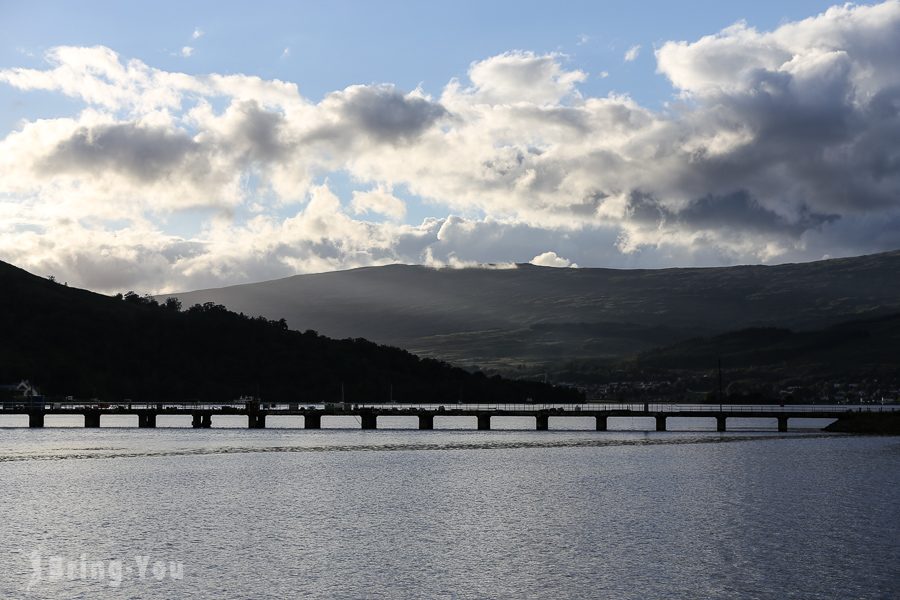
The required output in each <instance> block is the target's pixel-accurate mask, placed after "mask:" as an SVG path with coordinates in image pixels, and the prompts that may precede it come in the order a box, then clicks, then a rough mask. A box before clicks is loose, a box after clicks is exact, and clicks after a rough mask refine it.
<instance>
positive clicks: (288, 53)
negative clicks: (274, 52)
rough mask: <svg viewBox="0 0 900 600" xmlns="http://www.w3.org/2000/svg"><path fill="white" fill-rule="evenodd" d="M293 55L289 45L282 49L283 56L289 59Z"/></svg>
mask: <svg viewBox="0 0 900 600" xmlns="http://www.w3.org/2000/svg"><path fill="white" fill-rule="evenodd" d="M290 56H291V49H290V48H289V47H287V46H286V47H285V48H284V50H282V51H281V58H282V59H287V58H290Z"/></svg>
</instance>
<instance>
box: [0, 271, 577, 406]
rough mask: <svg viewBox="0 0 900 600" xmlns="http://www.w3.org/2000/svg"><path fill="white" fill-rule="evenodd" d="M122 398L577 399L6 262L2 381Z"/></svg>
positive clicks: (1, 292) (0, 288)
mask: <svg viewBox="0 0 900 600" xmlns="http://www.w3.org/2000/svg"><path fill="white" fill-rule="evenodd" d="M20 378H30V379H31V380H32V381H34V382H35V383H36V384H37V385H38V386H39V387H40V388H41V389H42V391H44V392H45V393H47V394H51V395H74V396H77V397H98V398H100V399H104V400H111V401H117V400H122V399H124V398H131V399H133V400H135V401H140V400H151V401H152V400H173V401H174V400H186V399H200V400H205V401H222V400H228V399H233V398H237V397H239V396H241V395H259V396H261V397H262V398H263V400H266V401H276V400H291V401H300V402H313V401H325V400H327V401H333V400H337V399H339V398H340V394H341V383H343V384H344V390H345V396H346V400H347V401H349V402H384V401H387V400H388V398H389V394H390V389H391V387H393V396H394V398H395V399H396V400H399V401H405V402H451V401H452V402H456V401H458V400H460V399H462V400H463V401H481V402H502V401H516V402H521V401H523V400H524V399H525V398H526V397H532V398H534V399H535V400H536V401H544V402H549V401H571V400H573V399H576V398H577V394H576V393H575V392H573V391H571V390H568V389H561V388H552V387H550V386H546V385H543V384H538V383H530V382H522V381H516V382H514V381H508V380H503V379H500V378H498V377H494V378H488V377H485V376H483V375H481V374H470V373H467V372H465V371H463V370H462V369H458V368H454V367H451V366H449V365H447V364H445V363H442V362H439V361H436V360H431V359H424V360H423V359H419V358H418V357H416V356H414V355H412V354H410V353H408V352H406V351H404V350H399V349H396V348H389V347H384V346H378V345H376V344H374V343H371V342H368V341H365V340H362V339H355V340H349V339H348V340H333V339H329V338H326V337H323V336H320V335H317V334H316V333H314V332H306V333H300V332H297V331H291V330H288V328H287V326H286V324H285V323H284V321H270V320H266V319H265V318H248V317H246V316H244V315H239V314H236V313H233V312H229V311H227V310H226V309H225V308H224V307H222V306H216V305H214V304H207V305H204V306H194V307H192V308H190V309H188V310H186V311H179V310H177V308H176V307H175V306H173V305H163V306H160V305H157V304H156V302H155V301H151V300H149V299H143V298H140V297H138V296H136V295H127V296H126V297H125V298H124V299H121V298H113V297H108V296H101V295H98V294H94V293H91V292H88V291H84V290H78V289H73V288H69V287H66V286H63V285H59V284H57V283H53V282H51V281H48V280H45V279H42V278H39V277H36V276H34V275H31V274H29V273H27V272H25V271H22V270H21V269H17V268H15V267H13V266H11V265H8V264H5V263H0V383H4V382H9V381H16V380H18V379H20Z"/></svg>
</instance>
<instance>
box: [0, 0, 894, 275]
mask: <svg viewBox="0 0 900 600" xmlns="http://www.w3.org/2000/svg"><path fill="white" fill-rule="evenodd" d="M831 6H832V4H831V3H829V2H821V1H811V0H809V1H807V0H804V1H793V2H790V3H783V2H711V1H693V2H679V3H673V2H557V3H546V2H523V1H517V2H454V3H436V2H418V3H413V2H306V3H299V2H255V3H253V4H252V5H248V4H246V3H222V2H190V3H172V2H155V3H140V4H138V3H114V2H81V3H68V2H58V3H50V2H44V3H36V2H0V40H2V42H0V144H2V146H0V149H2V151H4V152H6V156H7V160H6V162H5V163H4V162H2V161H0V177H5V184H4V185H2V186H0V233H4V237H5V239H6V240H7V242H6V244H5V245H4V244H0V259H2V260H8V261H12V262H15V263H17V264H20V265H22V266H24V267H26V268H30V269H32V270H35V271H38V272H41V271H53V272H54V273H56V274H57V276H60V277H66V278H68V279H71V280H73V281H76V282H79V283H81V284H82V285H85V286H87V287H92V288H94V289H102V290H115V289H119V288H121V287H123V286H134V287H141V288H142V289H147V290H150V291H158V290H168V289H174V288H184V287H196V286H200V285H217V284H223V283H236V282H243V281H251V280H259V279H264V278H268V277H273V276H280V275H288V274H291V273H294V272H302V271H316V270H328V269H335V268H349V267H354V266H361V265H366V264H385V263H389V262H421V263H425V264H432V265H435V266H470V265H474V264H480V263H488V262H490V263H515V262H526V261H529V260H532V261H534V262H536V263H537V264H546V265H548V266H574V265H575V264H578V265H580V266H617V267H632V266H652V267H656V266H670V265H719V264H735V263H743V262H778V261H785V260H812V259H817V258H822V257H823V256H838V255H848V254H855V253H862V252H869V251H878V250H884V249H890V248H892V247H894V246H896V245H897V244H898V243H900V240H897V239H896V236H895V235H894V234H892V232H893V231H895V230H896V227H895V226H894V224H895V223H897V222H898V219H900V216H898V214H897V211H896V207H895V205H894V203H892V202H891V201H889V200H884V198H894V197H896V194H895V192H896V190H895V189H894V187H893V186H894V183H895V181H894V179H893V178H894V171H893V167H890V166H885V165H893V161H894V160H895V159H894V158H893V155H892V152H893V151H892V150H891V147H892V146H891V143H889V142H890V140H889V139H886V137H889V136H888V132H891V131H893V129H892V127H893V125H894V124H893V122H892V121H891V122H889V123H887V122H882V121H879V122H878V123H876V122H874V121H872V119H873V117H872V115H874V114H876V112H877V111H875V112H873V110H874V109H873V107H875V106H881V105H884V103H885V102H889V100H886V98H888V97H889V96H890V92H889V90H891V89H893V87H895V86H896V83H897V82H896V81H895V79H896V78H897V77H896V73H895V71H894V70H893V67H891V66H890V65H891V58H890V57H891V56H894V57H896V55H897V52H896V51H897V49H898V48H897V42H896V40H897V39H898V38H900V35H898V33H900V32H898V31H895V30H894V29H893V28H894V26H895V21H897V22H900V17H898V15H900V4H898V2H896V1H894V0H889V1H888V2H884V3H880V4H879V3H872V4H862V5H860V6H839V7H835V8H833V9H832V10H830V11H828V9H829V7H831ZM825 11H828V12H827V13H826V12H825ZM740 23H743V24H744V25H735V24H740ZM708 36H713V37H708ZM630 50H631V52H630V53H629V51H630ZM894 62H896V61H894ZM111 65H113V66H111ZM130 65H131V66H134V65H137V66H136V67H135V69H132V70H131V71H129V73H131V74H130V75H127V76H126V75H123V73H125V71H126V70H127V69H130V68H131V66H130ZM135 73H138V75H135ZM182 74H183V76H182ZM229 75H234V76H236V77H233V78H232V79H231V80H229V81H230V83H227V84H221V83H216V81H223V80H222V79H221V78H222V77H224V76H229ZM135 77H137V79H135ZM179 78H180V79H179ZM216 78H218V79H216ZM454 79H455V80H458V81H459V84H458V86H454V85H452V84H450V82H451V81H452V80H454ZM176 80H177V81H176ZM276 80H277V81H276ZM285 84H286V85H285ZM223 85H224V86H225V87H222V86H223ZM98 86H100V87H102V88H103V90H104V91H103V92H100V93H99V94H98V93H97V91H96V90H97V89H98ZM292 86H296V88H294V87H292ZM104 94H108V95H109V98H104V97H103V95H104ZM112 98H114V100H113V99H112ZM159 98H163V99H162V100H160V99H159ZM878 114H881V113H878ZM879 118H880V117H879ZM801 125H802V128H801ZM795 128H796V129H795ZM854 128H855V129H854ZM785 132H787V133H789V134H790V135H787V134H786V133H785ZM829 132H833V135H831V134H830V133H829ZM826 134H828V135H831V137H826V138H823V137H821V136H823V135H826ZM798 140H799V141H800V142H803V141H804V140H805V141H806V144H805V145H804V144H803V143H799V142H798ZM855 144H861V145H860V146H859V147H860V148H863V147H864V148H865V149H866V150H865V151H864V152H863V151H862V150H860V151H859V152H856V153H855V154H853V156H854V157H857V158H859V160H860V161H861V162H860V163H859V164H857V165H855V167H856V168H855V170H853V171H852V172H851V171H849V170H846V169H849V167H850V162H852V161H848V160H847V158H846V157H843V158H841V153H845V152H848V151H850V150H848V148H850V149H852V148H853V147H855V146H854V145H855ZM879 144H885V146H884V148H883V149H882V147H881V146H880V145H879ZM822 148H825V149H826V151H822V150H821V149H822ZM830 161H836V162H834V163H833V164H832V163H831V162H830ZM3 169H7V171H5V173H6V175H5V176H4V171H3ZM842 169H845V170H846V172H844V171H842ZM836 190H843V191H842V192H840V193H838V191H836ZM76 242H79V243H76ZM23 248H25V249H24V250H23ZM147 264H149V265H151V266H149V267H148V266H146V265H147Z"/></svg>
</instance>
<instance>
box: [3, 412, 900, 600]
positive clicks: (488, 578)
mask: <svg viewBox="0 0 900 600" xmlns="http://www.w3.org/2000/svg"><path fill="white" fill-rule="evenodd" d="M104 424H107V425H108V424H111V423H107V422H106V420H104ZM399 424H400V425H404V424H403V423H399ZM219 425H226V423H225V422H224V421H223V422H222V423H219ZM380 425H381V423H380ZM448 425H452V423H450V424H448ZM623 425H629V423H623ZM684 425H685V428H686V429H688V428H694V429H697V428H700V427H705V426H706V425H707V424H706V423H685V424H684ZM530 426H533V422H532V423H531V424H530ZM553 426H554V424H553V422H552V421H551V427H553ZM713 426H714V425H713ZM0 482H2V487H0V531H2V540H3V548H4V549H6V551H7V553H8V554H7V560H6V563H5V564H4V568H3V569H2V570H0V597H2V598H63V597H64V598H101V599H102V598H121V597H140V598H144V599H151V598H173V597H186V596H191V597H194V598H330V597H338V598H448V599H449V598H635V599H638V598H640V599H646V598H649V599H654V598H660V599H663V598H665V599H678V598H758V599H768V598H772V599H782V598H840V599H845V598H854V599H874V598H879V599H881V598H884V599H888V598H898V597H900V571H898V568H900V567H898V565H900V525H898V523H900V438H896V437H849V436H839V435H826V434H818V433H810V432H803V433H797V432H791V433H788V434H778V433H776V432H771V431H766V432H762V431H735V432H729V433H727V434H717V433H715V432H708V431H681V432H667V433H655V432H653V433H645V432H634V431H618V432H606V433H597V432H593V431H550V432H534V431H521V430H506V431H489V432H478V431H429V432H419V431H415V430H391V431H358V430H332V431H325V430H322V431H303V430H290V429H280V430H279V429H267V430H245V429H240V430H236V429H226V428H223V429H212V430H190V429H163V428H160V429H156V430H137V429H129V428H101V429H95V430H84V429H71V428H69V429H66V428H57V429H52V428H47V429H44V430H29V429H0ZM82 555H84V558H85V565H90V564H91V563H97V564H99V565H102V566H103V567H104V571H105V572H104V573H103V577H99V576H96V577H91V576H90V573H89V572H87V575H88V576H85V577H82V573H81V572H80V569H81V557H82ZM53 557H59V558H58V560H60V561H62V565H63V570H65V568H66V565H68V563H69V562H71V563H72V566H73V573H72V574H71V575H72V576H71V577H70V576H69V574H68V573H64V574H61V573H59V572H53V571H52V569H51V565H50V562H49V561H51V559H52V560H57V559H55V558H53ZM36 559H37V560H39V561H40V566H39V567H37V568H35V566H34V565H33V561H35V560H36ZM110 561H112V562H110ZM116 561H120V562H119V563H118V564H119V565H120V567H121V573H119V575H120V576H115V575H117V569H118V567H115V565H116V564H117V562H116ZM154 563H158V566H160V565H161V567H162V568H161V570H159V569H158V570H157V575H161V577H160V578H159V580H157V579H156V578H155V577H154V576H153V572H152V565H153V564H154ZM170 563H171V564H170ZM175 563H180V565H181V568H182V569H183V572H178V568H177V567H178V565H177V564H175ZM57 564H60V563H57ZM110 565H113V571H112V575H111V574H110V571H109V567H110ZM140 565H145V566H146V567H147V568H146V571H145V572H144V573H143V577H142V576H141V574H140V573H138V570H139V566H140ZM170 567H172V568H174V571H175V573H174V574H173V570H172V568H170ZM126 569H130V573H126ZM95 575H96V573H95ZM173 575H174V576H173ZM29 584H30V585H31V587H30V589H29Z"/></svg>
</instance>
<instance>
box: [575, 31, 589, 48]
mask: <svg viewBox="0 0 900 600" xmlns="http://www.w3.org/2000/svg"><path fill="white" fill-rule="evenodd" d="M590 41H591V36H589V35H588V34H586V33H580V34H578V41H577V42H575V43H576V44H577V45H579V46H584V45H585V44H587V43H588V42H590Z"/></svg>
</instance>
